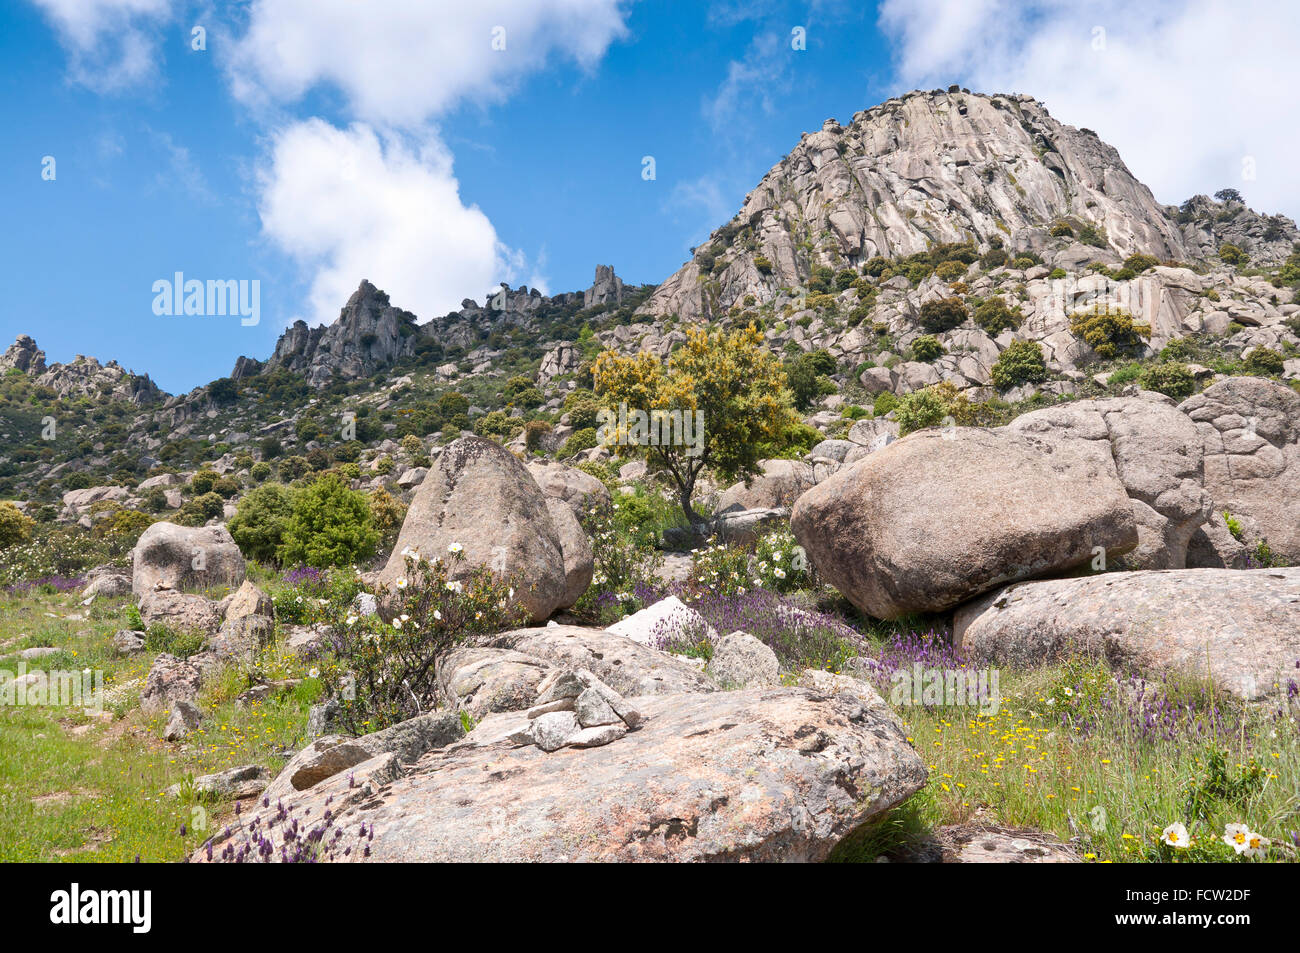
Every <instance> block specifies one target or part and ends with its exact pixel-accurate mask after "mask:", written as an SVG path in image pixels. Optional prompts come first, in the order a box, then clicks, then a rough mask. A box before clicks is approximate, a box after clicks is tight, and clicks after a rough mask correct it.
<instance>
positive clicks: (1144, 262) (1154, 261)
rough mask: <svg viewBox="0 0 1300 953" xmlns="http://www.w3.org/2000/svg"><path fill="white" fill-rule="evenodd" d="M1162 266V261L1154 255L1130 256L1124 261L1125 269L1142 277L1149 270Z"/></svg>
mask: <svg viewBox="0 0 1300 953" xmlns="http://www.w3.org/2000/svg"><path fill="white" fill-rule="evenodd" d="M1158 264H1160V259H1159V258H1156V257H1154V256H1152V255H1142V254H1137V255H1129V256H1128V257H1127V258H1125V259H1124V267H1125V268H1127V269H1128V270H1129V271H1131V272H1133V274H1135V275H1140V274H1142V272H1144V271H1146V270H1147V269H1148V268H1154V267H1155V266H1156V265H1158Z"/></svg>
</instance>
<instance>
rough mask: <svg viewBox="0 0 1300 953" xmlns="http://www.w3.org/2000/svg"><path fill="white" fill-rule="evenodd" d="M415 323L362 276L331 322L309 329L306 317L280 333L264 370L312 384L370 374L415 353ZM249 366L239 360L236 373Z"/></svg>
mask: <svg viewBox="0 0 1300 953" xmlns="http://www.w3.org/2000/svg"><path fill="white" fill-rule="evenodd" d="M415 322H416V318H415V315H413V314H412V313H411V312H409V311H403V310H402V309H401V308H396V307H393V305H392V304H391V303H390V302H389V300H388V295H387V294H385V293H384V292H383V291H381V290H379V289H378V288H376V287H375V286H374V285H373V284H371V283H370V282H369V281H367V280H365V279H362V281H361V284H360V286H359V287H358V288H357V290H356V291H354V292H353V293H352V297H350V298H349V299H348V302H347V304H345V305H344V306H343V309H342V310H341V311H340V312H339V316H338V319H337V320H336V321H335V322H334V323H333V324H331V325H329V326H328V327H325V326H319V327H315V328H309V327H308V326H307V323H306V322H305V321H295V322H294V323H293V324H292V325H291V326H290V327H289V328H288V329H287V330H286V331H285V332H284V334H282V335H280V340H279V341H277V342H276V345H275V353H274V354H272V355H271V359H270V360H269V361H267V362H266V365H265V369H266V370H274V369H276V368H277V367H283V368H285V369H287V370H290V371H294V372H296V373H299V374H303V375H305V376H306V378H307V380H308V382H309V383H310V384H311V385H312V386H314V387H323V386H325V385H326V384H328V383H329V382H330V381H331V380H333V379H334V378H336V377H338V378H341V379H343V380H354V379H356V378H359V377H369V376H370V375H371V374H373V373H374V372H375V371H377V370H380V369H381V368H384V367H387V366H388V365H390V364H392V363H393V362H394V361H396V360H398V359H399V358H401V357H405V356H407V355H410V354H411V353H413V352H414V350H415V339H416V336H417V335H418V333H419V331H418V328H417V327H416V323H415ZM253 366H254V365H253V364H252V363H249V362H247V361H244V359H241V363H238V364H236V373H242V374H243V375H244V376H246V375H247V374H248V373H249V372H250V371H251V370H252V369H253ZM258 369H259V370H260V369H261V368H260V367H259V368H258ZM232 376H233V375H232Z"/></svg>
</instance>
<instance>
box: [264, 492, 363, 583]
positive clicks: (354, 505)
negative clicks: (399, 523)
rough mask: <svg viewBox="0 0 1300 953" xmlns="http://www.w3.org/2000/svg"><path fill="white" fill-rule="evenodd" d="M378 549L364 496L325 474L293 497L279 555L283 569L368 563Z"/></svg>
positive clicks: (321, 567) (322, 567)
mask: <svg viewBox="0 0 1300 953" xmlns="http://www.w3.org/2000/svg"><path fill="white" fill-rule="evenodd" d="M378 545H379V533H378V531H377V530H376V529H375V527H374V520H373V518H372V517H371V514H370V505H369V501H367V499H366V497H365V495H364V494H362V493H359V492H357V491H355V490H352V489H349V488H348V487H347V486H346V485H345V484H344V483H343V480H342V479H341V478H340V477H339V476H338V475H337V474H334V473H326V474H323V475H322V476H321V477H320V478H319V479H318V480H316V481H315V482H314V483H312V484H311V485H310V486H308V487H306V488H304V489H302V490H299V491H298V492H297V493H296V494H295V495H294V500H293V513H292V515H291V516H290V517H289V520H288V522H287V523H286V524H285V527H284V535H283V541H282V542H281V544H280V548H279V550H278V551H277V555H278V557H279V559H280V562H281V563H282V564H284V565H291V566H297V565H307V566H313V567H315V568H317V569H324V568H325V567H327V566H347V565H352V564H354V563H359V562H365V561H367V560H369V559H370V558H371V557H372V556H373V555H374V554H375V547H376V546H378Z"/></svg>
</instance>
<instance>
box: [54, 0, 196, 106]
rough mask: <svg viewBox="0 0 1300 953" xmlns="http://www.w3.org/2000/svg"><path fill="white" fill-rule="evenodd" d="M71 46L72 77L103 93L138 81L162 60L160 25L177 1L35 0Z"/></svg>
mask: <svg viewBox="0 0 1300 953" xmlns="http://www.w3.org/2000/svg"><path fill="white" fill-rule="evenodd" d="M32 2H33V3H34V4H35V5H36V6H37V7H39V8H40V9H41V10H42V11H43V12H44V14H45V16H46V18H47V19H48V20H49V21H50V22H51V23H52V24H53V25H54V27H55V29H56V30H57V32H58V34H59V40H60V41H61V42H62V43H63V45H64V47H65V48H66V49H67V51H68V56H69V72H70V74H71V77H72V79H73V80H75V81H76V82H78V83H81V84H82V85H84V86H88V87H90V88H92V89H96V90H99V91H101V92H114V91H117V90H121V89H125V88H127V87H130V86H136V85H139V84H140V83H142V82H143V81H145V80H146V79H149V78H150V77H152V76H153V75H154V73H155V69H156V65H157V63H158V60H159V54H158V49H157V40H156V33H157V27H158V25H159V24H160V23H161V22H162V21H164V20H166V19H168V18H169V17H170V16H171V13H172V0H32Z"/></svg>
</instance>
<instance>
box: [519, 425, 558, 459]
mask: <svg viewBox="0 0 1300 953" xmlns="http://www.w3.org/2000/svg"><path fill="white" fill-rule="evenodd" d="M551 429H552V428H551V425H550V423H549V422H548V421H545V420H530V421H528V423H526V424H524V446H525V447H527V448H528V450H529V451H530V452H531V453H536V452H537V448H538V447H540V446H541V445H542V438H543V437H545V436H546V435H547V434H548V433H550V432H551Z"/></svg>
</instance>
